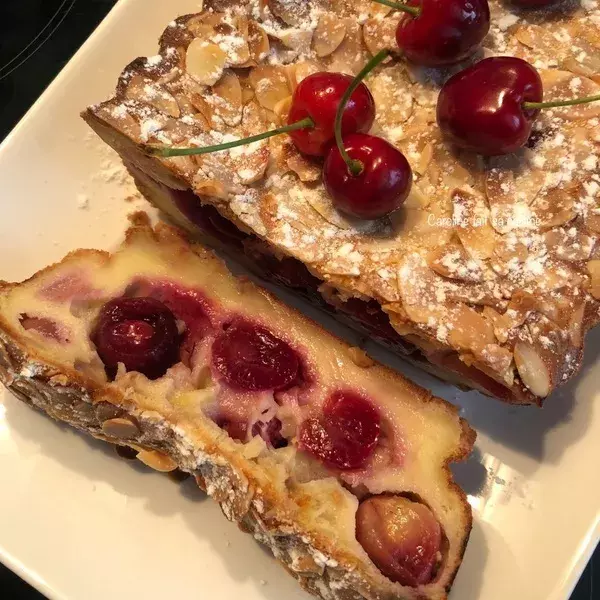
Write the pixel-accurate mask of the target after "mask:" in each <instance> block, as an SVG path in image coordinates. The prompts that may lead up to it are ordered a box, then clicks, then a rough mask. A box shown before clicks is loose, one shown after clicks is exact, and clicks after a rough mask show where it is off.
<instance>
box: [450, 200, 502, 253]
mask: <svg viewBox="0 0 600 600" xmlns="http://www.w3.org/2000/svg"><path fill="white" fill-rule="evenodd" d="M452 201H453V203H454V213H453V220H454V223H455V224H456V233H457V235H458V237H459V239H460V241H461V242H462V244H463V246H464V247H465V248H466V249H467V252H469V254H471V256H473V257H474V258H477V259H486V258H489V257H490V256H492V254H493V252H494V247H495V246H496V236H497V234H496V232H495V231H494V229H493V228H492V226H491V225H490V214H489V210H488V208H487V206H486V205H485V202H484V200H483V197H482V196H477V195H475V194H471V193H469V192H466V191H464V190H456V191H455V192H454V194H452Z"/></svg>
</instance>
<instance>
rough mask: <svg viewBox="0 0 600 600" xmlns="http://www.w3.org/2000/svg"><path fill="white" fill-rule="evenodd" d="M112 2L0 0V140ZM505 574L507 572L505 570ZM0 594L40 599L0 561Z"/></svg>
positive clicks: (599, 570)
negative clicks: (0, 563)
mask: <svg viewBox="0 0 600 600" xmlns="http://www.w3.org/2000/svg"><path fill="white" fill-rule="evenodd" d="M165 1H169V0H165ZM115 3H116V1H115V0H0V140H2V139H3V138H4V137H5V136H6V135H7V134H8V133H9V132H10V130H11V129H12V128H13V126H14V125H15V124H16V123H17V121H18V120H19V119H20V118H21V117H22V116H23V114H24V113H25V111H26V110H27V109H28V108H29V107H30V106H31V104H32V103H33V102H34V101H35V100H36V99H37V98H38V96H39V95H40V94H41V93H42V91H43V90H44V88H45V87H46V86H47V85H48V83H50V81H52V79H53V78H54V76H55V75H56V74H57V73H58V72H59V71H60V70H61V69H62V67H63V66H64V65H65V63H66V62H67V61H68V60H69V58H70V57H71V56H72V54H73V53H74V52H75V51H76V50H77V49H78V48H79V46H80V45H81V44H82V42H83V41H84V40H85V39H86V38H87V37H88V35H89V34H90V33H91V32H92V31H93V30H94V28H95V27H96V25H97V24H98V23H99V22H100V21H101V20H102V19H103V18H104V16H105V15H106V13H108V11H109V10H110V9H111V8H112V6H113V5H114V4H115ZM173 16H175V15H173ZM90 543H93V542H90ZM557 543H560V540H557ZM543 551H544V550H543V549H540V552H543ZM594 574H595V575H596V588H595V589H594V585H593V583H594V582H593V578H594ZM506 576H507V577H510V573H507V574H506ZM0 598H2V599H3V600H43V597H42V596H41V595H40V594H38V593H37V592H35V591H34V590H33V589H31V588H30V587H29V586H28V585H27V584H25V583H23V582H22V581H21V580H20V579H19V578H18V577H16V576H15V575H13V574H12V573H11V572H10V571H9V570H8V569H5V568H4V567H2V565H0ZM456 600H460V598H457V599H456ZM482 600H485V599H482ZM507 600H527V599H525V598H523V599H521V598H507ZM571 600H600V550H597V551H596V554H595V555H594V558H593V559H592V564H590V565H589V566H588V568H587V569H586V571H585V573H584V575H583V577H582V578H581V581H580V582H579V585H578V586H577V589H576V590H575V593H574V594H573V596H572V598H571Z"/></svg>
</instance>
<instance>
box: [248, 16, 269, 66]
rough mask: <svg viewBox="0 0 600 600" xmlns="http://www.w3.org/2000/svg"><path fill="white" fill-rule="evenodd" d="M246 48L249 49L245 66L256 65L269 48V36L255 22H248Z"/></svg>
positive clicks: (267, 52)
mask: <svg viewBox="0 0 600 600" xmlns="http://www.w3.org/2000/svg"><path fill="white" fill-rule="evenodd" d="M248 49H249V51H250V59H249V61H248V62H249V63H252V64H247V65H246V66H256V65H258V63H260V61H261V60H263V59H264V58H265V57H266V56H267V55H268V54H269V50H270V49H271V48H270V44H269V36H268V35H267V34H266V32H265V30H264V29H263V28H262V27H261V26H260V25H259V24H258V23H257V22H256V21H252V20H251V21H249V22H248Z"/></svg>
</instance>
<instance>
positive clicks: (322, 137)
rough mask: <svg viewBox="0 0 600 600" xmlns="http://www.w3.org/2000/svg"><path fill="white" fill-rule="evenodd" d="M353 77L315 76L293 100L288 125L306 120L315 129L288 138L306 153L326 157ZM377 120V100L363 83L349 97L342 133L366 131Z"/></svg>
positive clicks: (298, 91) (293, 134)
mask: <svg viewBox="0 0 600 600" xmlns="http://www.w3.org/2000/svg"><path fill="white" fill-rule="evenodd" d="M352 81H353V78H352V77H350V76H349V75H344V74H342V73H313V74H312V75H309V76H308V77H306V78H305V79H303V80H302V81H301V82H300V84H299V85H298V87H297V88H296V91H295V92H294V96H293V98H292V106H291V108H290V113H289V117H288V123H290V124H292V123H297V122H298V121H301V120H302V119H306V118H307V117H308V118H310V119H312V121H313V123H314V127H310V128H307V129H298V130H297V131H292V132H291V133H290V134H289V135H290V137H291V138H292V140H293V142H294V144H295V145H296V147H297V148H298V150H300V152H303V153H304V154H310V155H311V156H324V155H325V153H326V152H327V150H328V148H329V146H330V145H331V142H333V137H334V123H335V115H336V112H337V109H338V106H339V104H340V101H341V99H342V97H343V96H344V93H345V92H346V90H347V89H348V88H349V87H350V85H351V83H352ZM374 120H375V100H374V99H373V96H372V95H371V92H370V91H369V89H368V88H367V86H366V85H364V84H360V85H359V86H358V87H357V88H356V89H355V90H354V91H353V92H352V95H351V96H350V99H349V100H348V103H347V104H346V107H345V109H344V114H343V117H342V133H353V132H357V131H358V132H366V131H369V129H371V126H372V125H373V121H374Z"/></svg>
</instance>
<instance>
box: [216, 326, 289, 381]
mask: <svg viewBox="0 0 600 600" xmlns="http://www.w3.org/2000/svg"><path fill="white" fill-rule="evenodd" d="M212 355H213V364H214V366H215V368H216V370H217V371H218V372H219V373H220V374H221V376H222V377H223V379H224V380H225V381H226V382H227V383H228V384H229V386H230V387H232V388H234V389H237V390H241V391H252V392H257V391H261V390H281V389H285V388H287V387H290V386H291V385H293V384H294V383H295V382H296V381H297V380H298V378H299V376H300V371H301V361H300V357H299V356H298V353H297V352H296V351H295V350H294V349H293V348H292V347H291V346H290V345H289V344H287V343H286V342H285V341H283V340H282V339H280V338H278V337H276V336H275V335H273V334H272V333H271V332H270V331H269V330H267V329H265V328H264V327H261V326H259V325H255V324H253V323H249V322H246V321H242V320H238V321H236V322H234V323H233V324H231V325H229V327H228V328H227V329H226V330H225V331H223V332H222V333H221V334H219V336H218V337H217V338H216V339H215V341H214V344H213V348H212Z"/></svg>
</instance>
